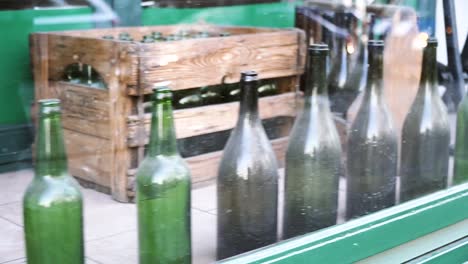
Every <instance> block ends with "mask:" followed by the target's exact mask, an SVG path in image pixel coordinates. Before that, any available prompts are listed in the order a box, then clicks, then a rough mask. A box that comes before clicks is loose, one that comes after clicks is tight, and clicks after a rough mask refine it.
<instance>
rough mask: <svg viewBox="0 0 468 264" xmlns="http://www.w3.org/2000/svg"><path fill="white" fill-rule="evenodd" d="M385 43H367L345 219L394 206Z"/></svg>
mask: <svg viewBox="0 0 468 264" xmlns="http://www.w3.org/2000/svg"><path fill="white" fill-rule="evenodd" d="M383 50H384V43H383V41H380V40H370V41H369V43H368V61H369V69H368V73H367V82H366V88H365V91H364V96H363V99H362V103H361V106H360V108H359V111H358V113H357V115H356V118H355V120H354V122H353V124H352V126H351V130H350V132H349V136H348V149H347V170H348V177H347V199H346V204H347V207H346V216H347V219H351V218H355V217H358V216H361V215H365V214H369V213H372V212H375V211H378V210H381V209H383V208H387V207H390V206H392V205H394V204H395V182H396V181H395V180H396V174H397V156H398V150H397V147H398V142H397V137H396V134H395V131H394V128H393V123H392V119H391V115H390V113H389V111H388V109H387V105H386V104H385V101H384V96H383V81H382V73H383Z"/></svg>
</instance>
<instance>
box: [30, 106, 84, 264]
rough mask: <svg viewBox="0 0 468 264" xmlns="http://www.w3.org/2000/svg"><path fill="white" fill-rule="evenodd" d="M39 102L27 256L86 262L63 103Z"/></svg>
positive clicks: (44, 261) (36, 263)
mask: <svg viewBox="0 0 468 264" xmlns="http://www.w3.org/2000/svg"><path fill="white" fill-rule="evenodd" d="M38 103H39V127H38V131H37V140H36V142H37V145H36V167H35V176H34V179H33V181H32V182H31V183H30V184H29V186H28V188H27V190H26V193H25V195H24V198H23V216H24V232H25V240H26V256H27V260H28V263H29V264H55V263H70V264H73V263H76V264H83V263H84V247H83V245H84V244H83V201H82V196H81V192H80V189H79V185H78V183H77V182H76V180H75V179H74V178H73V177H72V176H70V174H69V173H68V165H67V154H66V151H65V142H64V139H63V130H62V124H61V114H60V101H59V100H58V99H46V100H40V101H39V102H38Z"/></svg>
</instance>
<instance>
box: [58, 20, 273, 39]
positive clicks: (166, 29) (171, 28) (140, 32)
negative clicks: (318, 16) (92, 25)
mask: <svg viewBox="0 0 468 264" xmlns="http://www.w3.org/2000/svg"><path fill="white" fill-rule="evenodd" d="M182 29H183V30H190V31H197V32H201V31H207V32H216V33H219V32H229V33H231V35H240V34H255V33H262V32H274V31H280V30H282V29H275V28H267V27H265V28H261V27H239V26H218V25H209V24H195V25H193V24H178V25H166V26H145V27H116V28H105V29H88V30H80V31H76V30H74V31H56V32H53V33H51V34H57V35H67V36H73V37H86V38H98V39H99V38H102V37H103V36H106V35H111V36H114V37H117V36H118V35H119V33H121V32H127V33H129V34H130V35H132V36H134V38H135V40H137V41H138V40H139V39H142V38H143V36H144V35H148V34H151V32H153V31H158V32H161V33H163V34H164V35H168V34H176V33H178V32H179V31H180V30H182Z"/></svg>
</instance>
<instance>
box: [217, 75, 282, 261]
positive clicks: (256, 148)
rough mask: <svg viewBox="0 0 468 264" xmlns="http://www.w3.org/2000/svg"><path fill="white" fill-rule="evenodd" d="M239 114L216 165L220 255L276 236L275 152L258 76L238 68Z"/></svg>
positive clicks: (276, 172) (229, 254)
mask: <svg viewBox="0 0 468 264" xmlns="http://www.w3.org/2000/svg"><path fill="white" fill-rule="evenodd" d="M240 86H241V102H240V109H239V118H238V120H237V124H236V127H235V128H234V129H233V130H232V132H231V135H230V137H229V140H228V142H227V144H226V146H225V148H224V153H223V157H222V159H221V164H220V166H219V171H218V178H217V180H218V185H217V186H218V187H217V193H218V249H217V258H218V259H224V258H227V257H230V256H234V255H237V254H240V253H243V252H246V251H250V250H253V249H256V248H260V247H263V246H266V245H269V244H272V243H275V242H276V240H277V234H276V233H277V230H276V229H277V199H278V171H277V169H278V168H277V164H276V157H275V154H274V153H273V150H272V147H271V144H270V142H269V141H268V138H267V136H266V133H265V130H264V128H263V126H262V123H261V121H260V118H259V114H258V91H257V87H258V77H257V73H256V72H254V71H246V72H242V75H241V83H240Z"/></svg>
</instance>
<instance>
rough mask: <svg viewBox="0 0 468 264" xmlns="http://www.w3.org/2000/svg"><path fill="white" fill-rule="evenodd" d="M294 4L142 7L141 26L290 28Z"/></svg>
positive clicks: (293, 2) (292, 24) (292, 20)
mask: <svg viewBox="0 0 468 264" xmlns="http://www.w3.org/2000/svg"><path fill="white" fill-rule="evenodd" d="M295 5H296V2H295V1H289V2H279V3H271V4H253V5H236V6H221V7H209V8H146V9H144V10H143V15H142V20H143V24H144V25H169V24H181V23H184V24H189V23H210V24H222V25H237V26H257V27H292V26H294V6H295Z"/></svg>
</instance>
